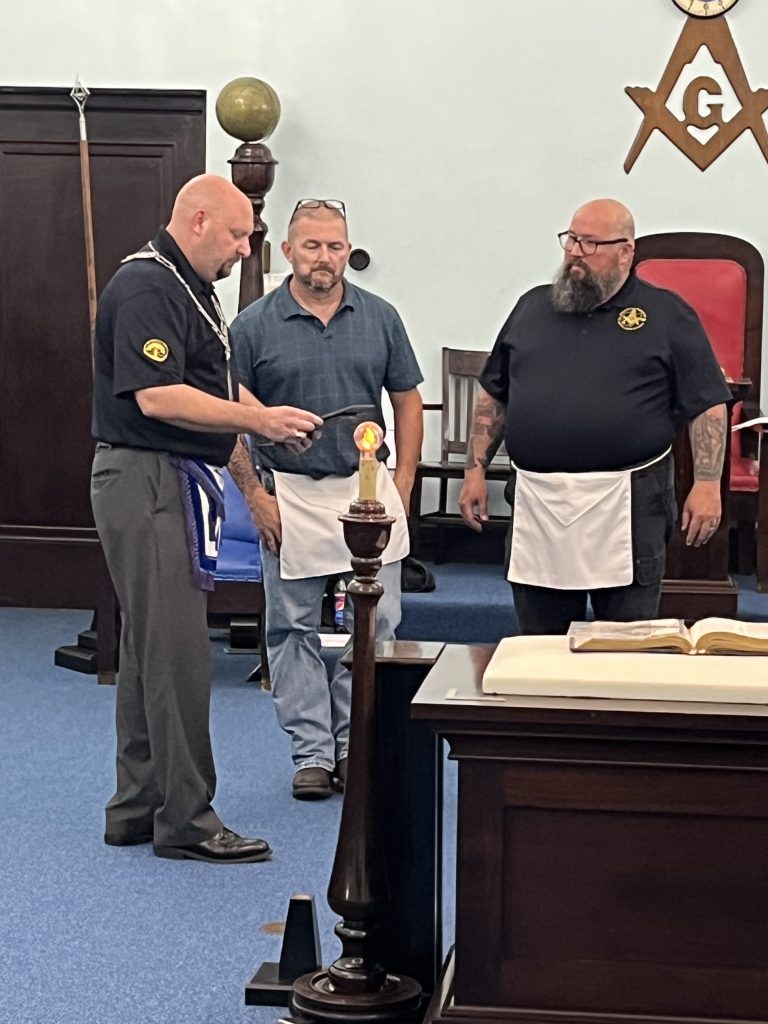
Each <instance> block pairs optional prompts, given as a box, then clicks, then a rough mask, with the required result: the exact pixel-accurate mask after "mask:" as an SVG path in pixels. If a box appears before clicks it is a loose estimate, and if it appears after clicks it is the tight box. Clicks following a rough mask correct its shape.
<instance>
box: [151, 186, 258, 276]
mask: <svg viewBox="0 0 768 1024" xmlns="http://www.w3.org/2000/svg"><path fill="white" fill-rule="evenodd" d="M252 232H253V209H252V207H251V202H250V200H249V199H248V198H247V196H245V195H244V194H243V193H242V192H241V191H240V189H238V188H236V187H235V186H234V185H233V184H232V182H230V181H227V179H226V178H222V177H220V176H219V175H217V174H201V175H199V176H198V177H196V178H192V179H191V181H188V182H187V184H186V185H184V186H183V188H182V189H181V190H180V191H179V194H178V195H177V196H176V201H175V203H174V204H173V212H172V214H171V219H170V221H169V223H168V233H169V234H170V235H171V236H172V238H173V239H174V240H175V242H176V243H177V245H178V246H179V248H180V249H181V251H182V252H183V253H184V255H185V256H186V257H187V259H188V260H189V262H190V264H191V265H192V267H193V269H194V270H195V271H196V273H197V274H199V276H200V277H201V278H202V279H203V280H204V281H217V280H219V279H220V278H222V277H227V276H228V275H229V274H230V273H231V272H232V268H233V267H234V265H235V264H236V263H237V262H238V261H239V260H240V259H242V258H244V257H246V256H248V255H250V251H251V249H250V245H249V241H248V240H249V238H250V236H251V234H252Z"/></svg>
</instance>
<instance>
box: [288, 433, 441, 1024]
mask: <svg viewBox="0 0 768 1024" xmlns="http://www.w3.org/2000/svg"><path fill="white" fill-rule="evenodd" d="M354 436H355V443H356V444H357V446H358V449H359V450H360V452H361V458H360V492H359V495H358V499H357V501H353V502H352V504H351V505H350V507H349V512H348V513H346V514H345V515H342V516H339V519H340V520H341V522H342V525H343V528H344V539H345V541H346V543H347V547H348V548H349V550H350V552H351V554H352V559H351V561H352V569H353V571H354V574H355V575H354V579H353V580H352V582H351V583H350V584H349V587H348V588H347V593H348V594H350V595H351V597H352V600H353V602H354V612H355V629H354V641H353V651H352V709H351V721H350V745H349V761H348V768H347V782H346V786H345V789H344V805H343V807H342V812H341V824H340V826H339V838H338V842H337V846H336V856H335V858H334V862H333V870H332V872H331V880H330V884H329V887H328V903H329V905H330V907H331V909H332V910H335V911H336V913H337V914H340V915H341V916H342V920H341V921H340V922H339V923H338V924H337V925H336V928H335V931H336V935H337V936H338V937H339V939H340V940H341V946H342V953H341V956H340V957H339V958H338V959H337V960H335V961H334V962H333V963H332V964H331V965H330V966H329V967H328V968H327V969H326V970H316V971H311V972H310V973H308V974H305V975H303V976H302V977H300V978H297V979H296V981H295V982H294V983H293V998H292V1000H291V1007H292V1009H293V1011H294V1018H293V1019H294V1020H296V1021H301V1022H306V1024H327V1022H331V1021H332V1022H334V1024H339V1022H345V1024H362V1022H366V1024H374V1022H376V1024H392V1022H395V1021H405V1020H412V1019H414V1014H415V1013H416V1012H417V1011H418V1010H419V1007H420V1005H421V999H422V992H421V986H420V985H419V984H418V982H416V981H414V979H413V978H409V977H406V976H405V975H395V974H391V973H389V972H388V971H387V969H386V966H385V962H386V951H385V950H383V949H382V948H381V923H382V919H383V917H384V915H385V914H386V908H387V903H388V900H389V884H388V880H387V873H386V867H385V864H384V858H383V853H382V845H381V841H380V838H379V832H380V828H381V826H380V823H379V820H378V819H379V814H378V807H377V801H376V792H375V784H374V756H375V746H376V723H375V712H376V689H375V687H376V680H375V663H376V605H377V604H378V602H379V598H380V597H381V595H382V594H383V592H384V588H383V587H382V585H381V583H380V582H379V581H378V580H377V579H376V576H377V574H378V571H379V569H380V568H381V556H382V553H383V552H384V549H385V548H386V546H387V543H388V542H389V535H390V531H391V529H392V523H393V522H394V519H393V518H392V516H388V515H387V514H386V511H385V509H384V506H383V505H382V504H381V502H379V501H378V500H377V499H376V472H377V468H378V463H377V461H376V450H377V449H378V448H379V447H380V445H381V442H382V440H383V436H384V435H383V431H382V430H381V427H379V425H378V424H377V423H373V422H367V423H361V424H360V425H359V426H358V427H357V429H356V430H355V435H354Z"/></svg>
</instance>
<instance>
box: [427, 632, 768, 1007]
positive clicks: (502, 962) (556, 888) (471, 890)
mask: <svg viewBox="0 0 768 1024" xmlns="http://www.w3.org/2000/svg"><path fill="white" fill-rule="evenodd" d="M492 651H493V648H492V647H487V648H481V647H458V646H447V647H446V648H445V650H444V651H443V653H442V654H441V656H440V658H439V659H438V661H437V663H436V665H435V667H434V668H433V669H432V671H431V673H430V674H429V675H428V676H427V678H426V680H425V682H424V684H423V686H422V687H421V689H420V690H419V692H418V694H417V696H416V699H415V701H414V704H413V707H412V713H413V716H414V718H416V719H417V720H418V721H420V722H424V721H426V722H429V724H430V725H431V727H432V728H433V730H434V731H435V733H436V734H437V735H438V736H441V737H444V738H445V739H446V740H447V742H448V744H449V747H450V756H451V757H452V758H454V759H456V760H457V761H458V764H459V793H458V824H457V827H458V837H457V868H456V945H455V948H454V951H453V953H452V955H451V957H450V958H449V961H448V963H447V966H446V970H445V972H444V976H443V980H442V985H441V988H440V990H439V991H438V992H437V993H436V996H435V998H434V1000H433V1003H432V1005H431V1007H430V1010H429V1012H428V1014H427V1018H426V1019H427V1020H428V1021H434V1022H442V1024H448V1022H449V1021H450V1022H452V1024H502V1022H508V1024H555V1022H558V1024H626V1022H628V1021H629V1020H631V1021H633V1022H634V1024H674V1022H678V1024H683V1022H685V1024H715V1022H722V1024H725V1022H731V1024H733V1022H735V1021H737V1020H738V1021H744V1022H746V1021H752V1022H754V1024H766V1022H768V995H767V994H768V929H766V923H765V922H766V916H767V915H768V875H767V874H766V870H765V863H766V853H765V851H766V845H768V731H766V726H767V725H768V708H766V707H765V706H761V705H738V704H714V703H692V702H679V701H658V700H656V701H641V700H634V701H630V700H604V699H603V700H598V699H584V698H581V699H568V698H561V697H515V696H509V697H506V698H504V699H503V700H501V701H496V702H494V701H489V700H487V698H486V699H484V695H483V694H482V692H481V680H482V675H483V671H484V670H485V667H486V665H487V663H488V660H489V658H490V656H491V653H492ZM649 657H650V655H649ZM721 660H722V661H723V662H726V663H727V666H728V667H727V671H730V672H733V673H734V675H735V676H736V677H738V672H739V663H740V662H741V661H742V659H740V658H730V659H725V658H724V659H721ZM449 691H450V693H451V697H450V699H446V695H447V694H448V692H449Z"/></svg>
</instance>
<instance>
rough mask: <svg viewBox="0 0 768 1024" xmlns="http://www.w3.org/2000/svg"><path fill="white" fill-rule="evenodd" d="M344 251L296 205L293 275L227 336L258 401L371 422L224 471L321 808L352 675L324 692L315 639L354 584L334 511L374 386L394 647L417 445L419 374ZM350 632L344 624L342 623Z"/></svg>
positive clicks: (341, 215)
mask: <svg viewBox="0 0 768 1024" xmlns="http://www.w3.org/2000/svg"><path fill="white" fill-rule="evenodd" d="M349 252H350V244H349V239H348V235H347V222H346V215H345V210H344V205H343V203H341V202H339V201H336V200H320V199H310V200H301V201H300V202H299V203H298V204H297V206H296V209H295V211H294V213H293V216H292V218H291V223H290V225H289V228H288V239H287V241H285V242H284V243H283V253H284V255H285V257H286V259H287V260H288V262H289V263H290V264H291V267H292V268H293V274H292V275H291V276H290V278H288V279H287V280H286V281H285V282H284V283H283V285H282V286H281V287H280V288H279V289H277V290H276V291H274V292H272V293H271V294H269V295H267V296H265V297H264V298H263V299H259V300H258V301H257V302H255V303H254V304H253V305H251V306H249V307H248V308H247V309H245V310H244V311H243V312H242V313H241V314H240V315H239V316H238V317H237V319H236V320H235V322H234V323H233V325H232V330H231V337H232V345H233V351H234V354H235V357H236V359H237V364H238V369H239V372H240V378H241V380H242V382H243V384H245V385H246V386H248V388H249V389H250V390H252V392H253V394H254V395H256V396H257V397H258V396H260V395H264V394H268V395H269V397H270V401H271V402H281V401H283V398H284V397H285V396H290V398H291V404H299V405H302V406H303V407H305V408H307V409H311V410H313V411H314V412H316V413H317V414H318V415H320V416H324V415H326V414H327V413H329V412H331V411H333V410H335V409H339V408H342V407H344V406H348V405H369V406H372V409H371V412H370V414H365V413H363V414H361V415H359V416H358V417H357V418H356V419H348V418H343V419H339V420H335V421H332V422H329V423H328V424H327V425H326V426H325V428H324V430H323V433H322V436H321V438H320V439H319V440H318V441H316V443H315V444H313V445H312V447H311V448H310V449H309V450H308V451H306V452H302V453H296V452H288V451H284V450H282V449H281V448H280V447H279V446H270V445H262V446H259V445H258V444H256V445H255V446H254V449H253V451H254V462H255V464H256V468H255V470H254V467H253V466H252V465H251V464H250V462H249V460H248V459H247V458H244V457H241V458H240V459H239V460H236V461H235V462H234V463H232V464H231V466H230V468H231V469H232V472H233V476H234V478H235V480H236V482H237V483H238V485H239V487H240V489H241V490H242V491H243V493H244V495H245V498H246V500H247V502H248V505H249V507H250V509H251V512H252V514H253V517H254V520H255V523H256V526H257V527H258V529H259V532H260V534H261V546H262V560H263V574H264V589H265V593H266V600H267V623H266V625H267V651H268V655H269V663H270V674H271V679H272V685H273V695H274V700H275V708H276V711H277V716H278V721H279V722H280V725H281V726H282V728H283V729H285V730H286V732H288V733H289V734H290V736H291V742H292V756H293V761H294V767H295V774H294V777H293V795H294V797H296V798H297V799H305V800H306V799H309V800H312V799H323V798H325V797H328V796H330V795H331V792H332V788H336V789H338V790H343V787H344V780H345V777H346V758H347V749H348V737H349V706H350V690H351V674H350V672H349V670H348V669H346V668H344V667H342V665H341V664H339V665H338V666H337V668H336V670H335V673H334V675H333V678H332V680H331V682H330V685H329V683H328V678H327V674H326V669H325V664H324V662H323V661H322V658H321V656H320V640H319V637H318V629H319V624H320V611H321V604H322V596H323V592H324V590H325V586H326V583H327V580H328V577H329V576H332V575H336V574H344V575H345V576H346V578H347V579H349V578H351V572H350V571H349V566H350V556H349V552H348V551H347V550H346V547H345V545H344V542H343V534H342V528H341V524H340V523H339V522H338V515H339V513H340V512H343V511H346V510H347V508H348V506H349V503H350V500H351V499H352V498H354V497H356V492H357V481H356V476H355V474H356V471H357V468H358V463H359V453H358V451H357V448H356V447H355V444H354V440H353V436H352V435H353V431H354V428H355V426H356V425H357V423H359V422H362V421H363V420H365V419H369V420H373V421H375V422H378V423H379V424H380V425H381V426H382V428H383V426H384V417H383V413H382V408H381V396H382V390H386V391H387V392H388V394H389V397H390V400H391V403H392V407H393V410H394V419H395V440H396V444H397V466H396V468H395V471H394V478H391V477H390V476H389V474H388V473H387V471H386V468H385V467H384V465H383V460H385V459H386V457H387V454H388V450H387V448H386V446H385V445H382V447H381V449H380V450H379V453H378V458H379V459H380V460H381V462H382V465H380V467H379V475H378V478H377V485H378V487H379V492H378V496H379V498H380V500H383V503H384V505H385V506H386V509H387V512H388V513H390V514H391V515H394V516H395V517H396V522H395V524H394V527H393V531H392V538H391V540H390V543H389V545H388V547H387V550H386V551H385V552H384V556H383V562H384V565H383V567H382V569H381V572H380V576H379V578H380V580H381V582H382V584H383V585H384V596H383V597H382V599H381V601H380V602H379V605H378V607H377V637H378V639H381V640H386V639H392V638H393V637H394V630H395V628H396V626H397V625H398V623H399V621H400V559H401V558H402V557H404V556H405V554H407V552H408V539H407V526H406V522H405V512H404V509H405V508H407V507H408V501H409V497H410V492H411V487H412V485H413V478H414V473H415V469H416V464H417V462H418V459H419V453H420V450H421V441H422V404H421V397H420V395H419V392H418V390H417V386H418V384H420V383H421V381H422V380H423V377H422V375H421V372H420V370H419V367H418V364H417V362H416V359H415V357H414V354H413V351H412V349H411V345H410V342H409V340H408V336H407V335H406V332H405V328H404V327H403V324H402V322H401V320H400V317H399V316H398V315H397V312H396V311H395V310H394V308H393V307H392V306H391V305H389V303H387V302H385V301H384V300H383V299H380V298H378V297H377V296H375V295H372V294H371V293H370V292H366V291H364V290H363V289H361V288H357V287H355V286H354V285H351V284H350V283H349V282H348V281H345V279H344V270H345V268H346V265H347V260H348V258H349ZM345 624H346V625H347V626H348V628H349V629H350V631H351V628H352V615H351V612H349V611H348V610H347V611H346V613H345Z"/></svg>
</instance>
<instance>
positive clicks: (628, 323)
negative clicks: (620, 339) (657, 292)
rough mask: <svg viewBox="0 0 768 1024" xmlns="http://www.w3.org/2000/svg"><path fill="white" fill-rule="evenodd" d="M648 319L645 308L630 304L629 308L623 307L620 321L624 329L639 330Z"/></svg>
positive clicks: (620, 325)
mask: <svg viewBox="0 0 768 1024" xmlns="http://www.w3.org/2000/svg"><path fill="white" fill-rule="evenodd" d="M647 319H648V315H647V313H646V312H645V310H644V309H638V308H637V306H630V307H629V308H628V309H622V311H621V312H620V313H619V320H618V323H619V327H620V328H621V329H622V331H639V330H640V328H641V327H643V326H644V325H645V321H646V320H647Z"/></svg>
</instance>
